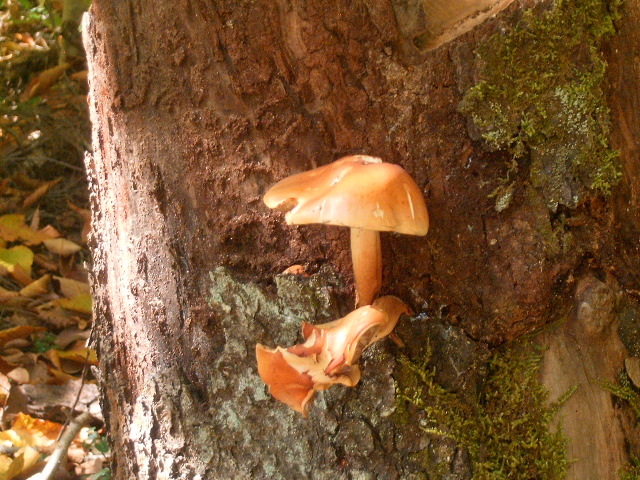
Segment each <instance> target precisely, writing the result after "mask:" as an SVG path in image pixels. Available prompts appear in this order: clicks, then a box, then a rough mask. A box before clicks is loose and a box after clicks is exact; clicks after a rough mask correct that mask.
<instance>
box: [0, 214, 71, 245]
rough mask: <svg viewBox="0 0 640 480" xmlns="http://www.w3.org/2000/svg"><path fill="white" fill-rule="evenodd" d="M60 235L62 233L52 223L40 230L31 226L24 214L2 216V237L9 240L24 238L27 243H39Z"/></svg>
mask: <svg viewBox="0 0 640 480" xmlns="http://www.w3.org/2000/svg"><path fill="white" fill-rule="evenodd" d="M58 236H60V234H59V233H58V232H57V231H56V229H55V228H53V227H51V226H50V225H47V226H46V227H44V228H42V229H40V230H38V231H36V230H34V229H32V228H30V227H29V226H28V225H27V224H26V220H25V217H24V215H20V214H10V215H2V216H1V217H0V239H2V240H5V241H7V242H15V241H16V240H23V241H24V242H25V243H26V244H27V245H37V244H39V243H42V242H43V241H44V240H47V239H51V238H56V237H58Z"/></svg>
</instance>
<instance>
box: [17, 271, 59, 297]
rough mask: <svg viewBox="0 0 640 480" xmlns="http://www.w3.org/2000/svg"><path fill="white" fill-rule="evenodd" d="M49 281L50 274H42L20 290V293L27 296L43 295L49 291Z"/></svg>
mask: <svg viewBox="0 0 640 480" xmlns="http://www.w3.org/2000/svg"><path fill="white" fill-rule="evenodd" d="M50 281H51V275H49V274H48V273H47V274H46V275H43V276H42V277H40V278H39V279H38V280H35V281H33V282H31V283H30V284H29V285H27V286H26V287H24V288H23V289H22V290H20V295H22V296H23V297H27V298H36V297H39V296H41V295H44V294H45V293H47V292H48V291H49V282H50Z"/></svg>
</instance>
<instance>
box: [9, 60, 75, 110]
mask: <svg viewBox="0 0 640 480" xmlns="http://www.w3.org/2000/svg"><path fill="white" fill-rule="evenodd" d="M70 66H71V64H70V63H63V64H62V65H56V66H55V67H51V68H48V69H46V70H43V71H42V72H40V73H39V74H38V75H36V76H35V77H34V78H32V79H31V80H30V81H29V83H28V84H27V87H26V88H25V89H24V92H23V93H22V95H21V96H20V101H22V102H26V101H27V100H30V99H32V98H33V97H37V96H38V95H41V94H42V93H44V92H45V91H47V90H48V89H49V87H51V86H52V85H53V84H54V83H56V82H57V81H58V80H59V79H60V77H62V75H64V72H65V71H66V70H67V69H68V68H69V67H70Z"/></svg>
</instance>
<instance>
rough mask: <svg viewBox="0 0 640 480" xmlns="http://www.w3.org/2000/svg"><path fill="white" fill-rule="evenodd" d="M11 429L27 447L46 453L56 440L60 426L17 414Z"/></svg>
mask: <svg viewBox="0 0 640 480" xmlns="http://www.w3.org/2000/svg"><path fill="white" fill-rule="evenodd" d="M11 429H12V430H13V431H14V432H16V433H18V435H20V437H21V438H22V439H23V440H24V442H25V443H26V444H27V445H28V446H30V447H35V448H38V449H41V450H43V451H47V450H49V449H51V447H52V446H53V445H54V444H55V442H56V440H57V439H58V435H60V431H61V430H62V425H61V424H59V423H56V422H50V421H48V420H41V419H39V418H33V417H31V416H29V415H25V414H24V413H18V415H16V418H15V420H14V421H13V425H12V426H11Z"/></svg>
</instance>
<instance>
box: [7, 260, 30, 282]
mask: <svg viewBox="0 0 640 480" xmlns="http://www.w3.org/2000/svg"><path fill="white" fill-rule="evenodd" d="M7 270H8V271H9V274H10V275H11V276H12V277H13V278H14V280H15V281H17V282H18V283H19V284H20V285H25V286H26V285H29V284H30V283H31V282H33V278H31V275H29V273H27V271H26V270H25V269H24V268H22V267H21V266H20V265H18V264H15V265H12V266H11V267H9V268H7Z"/></svg>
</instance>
